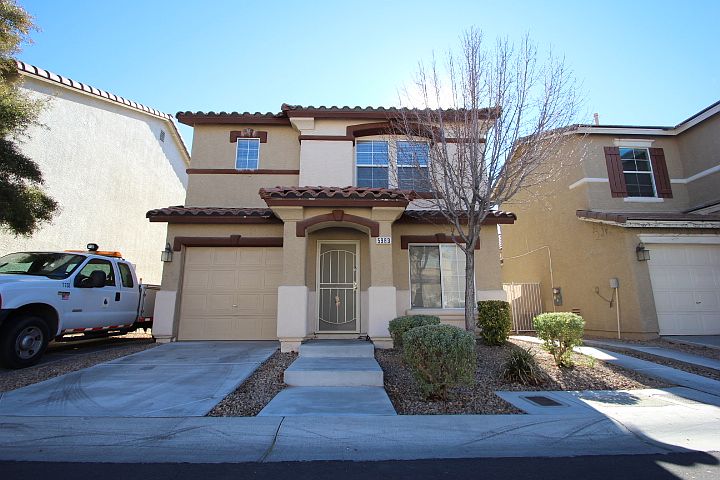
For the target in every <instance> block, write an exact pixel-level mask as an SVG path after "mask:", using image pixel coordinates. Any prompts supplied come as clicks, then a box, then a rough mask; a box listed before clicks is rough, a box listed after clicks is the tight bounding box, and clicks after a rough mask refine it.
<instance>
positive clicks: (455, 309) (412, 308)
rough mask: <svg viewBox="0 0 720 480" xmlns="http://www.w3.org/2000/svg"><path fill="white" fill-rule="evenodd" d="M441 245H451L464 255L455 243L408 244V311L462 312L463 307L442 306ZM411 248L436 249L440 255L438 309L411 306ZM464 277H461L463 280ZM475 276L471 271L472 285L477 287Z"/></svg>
mask: <svg viewBox="0 0 720 480" xmlns="http://www.w3.org/2000/svg"><path fill="white" fill-rule="evenodd" d="M442 245H448V246H449V245H452V246H454V247H455V248H457V249H458V250H460V254H462V255H465V252H463V251H462V250H461V249H460V247H459V246H458V245H457V244H455V243H409V244H408V287H409V288H408V290H409V297H410V309H411V310H445V311H464V310H465V307H464V306H462V307H448V308H445V307H444V306H443V304H444V303H445V280H444V279H443V274H442V248H440V247H441V246H442ZM411 247H438V252H439V254H440V306H439V307H415V306H413V304H412V272H411V270H410V248H411ZM464 277H465V275H463V279H464ZM476 280H477V278H476V276H475V272H474V271H473V285H477V283H476ZM464 302H465V298H464V296H463V303H464Z"/></svg>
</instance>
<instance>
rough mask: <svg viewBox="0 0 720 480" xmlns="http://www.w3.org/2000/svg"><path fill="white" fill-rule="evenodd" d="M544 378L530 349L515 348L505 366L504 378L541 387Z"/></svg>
mask: <svg viewBox="0 0 720 480" xmlns="http://www.w3.org/2000/svg"><path fill="white" fill-rule="evenodd" d="M543 377H544V373H543V371H542V370H541V369H540V367H538V364H537V361H536V360H535V354H534V353H533V352H532V350H531V349H530V348H527V349H525V348H513V349H512V350H511V351H510V356H509V357H508V359H507V361H506V362H505V365H504V366H503V378H505V379H506V380H509V381H511V382H519V383H522V384H523V385H539V384H540V383H542V380H543Z"/></svg>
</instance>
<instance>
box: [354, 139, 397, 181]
mask: <svg viewBox="0 0 720 480" xmlns="http://www.w3.org/2000/svg"><path fill="white" fill-rule="evenodd" d="M373 142H375V143H385V144H386V145H387V165H360V164H359V163H358V161H357V157H358V148H357V146H358V145H359V144H361V143H364V144H368V143H373ZM354 157H355V158H354V162H355V171H354V172H353V175H354V177H355V185H357V184H358V182H359V175H358V169H359V168H387V171H388V185H387V187H363V188H388V187H390V183H391V182H390V180H391V178H390V177H391V172H392V159H391V157H392V155H390V142H388V141H387V140H357V141H356V142H355V155H354Z"/></svg>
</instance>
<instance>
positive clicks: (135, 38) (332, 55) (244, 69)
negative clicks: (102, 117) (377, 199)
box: [20, 0, 720, 140]
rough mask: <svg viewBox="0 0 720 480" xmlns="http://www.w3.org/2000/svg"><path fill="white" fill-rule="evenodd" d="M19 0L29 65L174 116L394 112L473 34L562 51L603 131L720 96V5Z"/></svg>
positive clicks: (611, 0) (679, 115) (675, 115)
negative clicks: (338, 109) (335, 109)
mask: <svg viewBox="0 0 720 480" xmlns="http://www.w3.org/2000/svg"><path fill="white" fill-rule="evenodd" d="M20 4H21V5H22V6H23V7H24V8H26V9H27V10H28V11H29V12H30V13H31V14H32V15H33V16H34V17H35V21H36V23H37V24H38V26H39V27H40V28H41V31H40V32H37V33H35V34H34V35H33V39H34V42H35V43H34V44H33V45H29V46H27V47H26V48H25V49H24V51H23V52H22V53H21V54H20V59H22V60H24V61H27V62H29V63H32V64H34V65H37V66H39V67H41V68H45V69H48V70H51V71H53V72H55V73H58V74H60V75H64V76H67V77H70V78H73V79H75V80H78V81H81V82H84V83H88V84H90V85H93V86H96V87H98V88H101V89H104V90H108V91H111V92H113V93H115V94H117V95H121V96H124V97H126V98H130V99H132V100H135V101H138V102H141V103H144V104H146V105H149V106H152V107H154V108H157V109H159V110H163V111H166V112H168V113H172V114H174V113H175V112H177V111H185V110H193V111H195V110H202V111H210V110H215V111H219V110H226V111H233V110H238V111H246V110H247V111H263V112H265V111H272V112H277V111H279V110H280V105H281V104H282V103H283V102H287V103H297V104H302V105H353V106H354V105H363V106H366V105H372V106H387V105H392V104H395V103H396V99H397V89H398V88H399V87H400V86H401V85H402V84H403V83H404V82H408V81H409V80H410V79H411V78H412V74H413V72H414V71H415V69H416V65H417V62H418V60H421V59H428V58H429V57H430V55H431V53H432V52H433V50H434V51H436V52H440V53H441V52H444V51H446V50H447V49H448V48H452V47H454V46H456V45H457V44H458V37H459V35H460V34H461V33H462V31H463V30H465V29H467V28H468V27H470V26H476V27H478V28H480V29H482V30H483V31H484V32H485V34H486V35H487V36H488V37H491V38H494V37H496V36H498V35H506V36H509V37H510V38H511V39H515V38H519V37H520V36H521V35H522V34H523V33H525V32H529V33H530V35H531V37H532V38H533V39H534V40H535V41H536V42H537V43H539V44H540V45H542V46H552V48H553V49H554V50H555V51H556V52H557V53H560V54H563V55H564V56H565V58H566V61H567V63H568V64H569V65H570V66H571V67H572V68H573V70H574V72H575V74H576V76H577V78H578V79H579V80H580V81H581V82H582V83H583V89H584V91H585V96H586V99H587V102H586V110H587V111H588V112H589V113H590V114H591V113H592V112H599V113H600V120H601V122H602V123H604V124H615V123H622V124H642V125H646V124H650V125H674V124H676V123H678V122H680V121H681V120H683V119H685V118H686V117H688V116H690V115H692V114H694V113H696V112H697V111H699V110H701V109H702V108H704V107H706V106H708V105H710V104H711V103H713V102H715V101H717V100H719V99H720V40H719V39H718V18H720V2H718V1H716V0H695V1H687V2H677V1H664V0H655V1H635V0H632V1H631V0H625V1H615V0H603V1H594V2H580V1H572V2H570V1H554V0H553V1H547V0H544V1H540V0H537V1H510V0H507V1H500V0H498V1H480V0H475V1H472V0H468V1H459V0H457V1H455V0H445V1H437V0H434V1H425V0H411V1H406V0H394V1H390V0H386V1H374V0H367V1H364V2H350V1H347V0H345V1H341V0H336V1H320V0H304V1H272V0H266V1H261V2H257V1H256V2H250V1H240V0H236V1H231V0H222V1H221V0H217V1H216V0H204V1H192V2H191V1H188V0H174V1H170V0H142V1H139V0H123V1H122V2H117V1H98V0H94V1H89V0H72V1H70V0H20ZM585 120H587V121H588V122H589V121H590V120H591V118H587V119H585ZM182 132H183V135H184V136H185V137H186V140H189V139H190V137H191V135H192V132H191V129H189V128H183V129H182Z"/></svg>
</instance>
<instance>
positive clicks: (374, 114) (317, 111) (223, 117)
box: [176, 103, 498, 125]
mask: <svg viewBox="0 0 720 480" xmlns="http://www.w3.org/2000/svg"><path fill="white" fill-rule="evenodd" d="M417 111H419V110H415V109H410V108H396V107H388V108H386V107H359V106H355V107H349V106H343V107H337V106H331V107H326V106H324V105H321V106H318V107H315V106H312V105H309V106H302V105H289V104H287V103H283V104H282V106H281V107H280V112H279V113H271V112H266V113H261V112H255V113H251V112H207V113H205V112H190V111H186V112H178V113H177V114H176V117H177V119H178V121H179V122H180V123H184V124H186V125H195V124H201V123H206V124H253V123H255V124H266V123H271V124H285V125H289V124H290V120H289V119H290V118H292V117H316V118H364V119H378V120H387V119H389V118H393V117H399V116H400V114H402V113H413V112H417ZM453 111H454V110H452V109H447V110H445V112H453ZM481 111H482V112H483V113H484V114H485V115H487V116H488V117H492V116H496V115H497V113H498V109H496V108H483V109H482V110H481Z"/></svg>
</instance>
